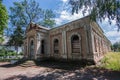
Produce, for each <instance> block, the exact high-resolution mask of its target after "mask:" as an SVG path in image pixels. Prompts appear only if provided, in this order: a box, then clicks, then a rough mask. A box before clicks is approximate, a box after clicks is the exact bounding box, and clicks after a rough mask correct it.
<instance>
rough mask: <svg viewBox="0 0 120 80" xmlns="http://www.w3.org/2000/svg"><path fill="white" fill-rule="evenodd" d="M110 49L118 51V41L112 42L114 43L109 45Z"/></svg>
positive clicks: (119, 50) (119, 47)
mask: <svg viewBox="0 0 120 80" xmlns="http://www.w3.org/2000/svg"><path fill="white" fill-rule="evenodd" d="M111 49H112V50H113V51H114V52H120V41H119V42H116V43H114V44H113V45H112V46H111Z"/></svg>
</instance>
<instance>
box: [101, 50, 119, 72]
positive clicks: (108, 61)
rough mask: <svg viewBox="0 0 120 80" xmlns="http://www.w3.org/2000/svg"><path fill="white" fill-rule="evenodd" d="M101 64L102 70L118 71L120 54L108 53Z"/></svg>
mask: <svg viewBox="0 0 120 80" xmlns="http://www.w3.org/2000/svg"><path fill="white" fill-rule="evenodd" d="M101 62H102V67H103V68H106V69H111V70H117V71H120V52H109V53H108V54H106V55H105V57H104V58H103V59H102V60H101Z"/></svg>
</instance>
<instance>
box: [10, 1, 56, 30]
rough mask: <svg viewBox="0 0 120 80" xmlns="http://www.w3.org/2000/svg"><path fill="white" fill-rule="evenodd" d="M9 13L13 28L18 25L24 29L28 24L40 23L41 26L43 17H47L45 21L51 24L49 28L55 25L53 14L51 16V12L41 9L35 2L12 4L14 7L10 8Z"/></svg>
mask: <svg viewBox="0 0 120 80" xmlns="http://www.w3.org/2000/svg"><path fill="white" fill-rule="evenodd" d="M10 11H11V15H10V20H11V22H12V25H13V26H17V25H19V26H21V27H24V29H25V28H26V27H27V26H28V24H29V23H30V22H35V23H41V25H43V24H44V21H45V20H46V19H45V18H44V17H45V16H48V17H47V19H48V20H49V22H53V24H52V25H50V27H51V26H53V25H54V24H55V22H54V20H53V18H54V17H55V16H53V15H55V14H53V12H52V11H51V10H43V9H41V8H40V7H39V4H38V3H37V2H36V1H35V0H24V1H21V2H14V6H13V7H10ZM47 11H48V12H47ZM49 14H50V15H49ZM45 27H47V25H45Z"/></svg>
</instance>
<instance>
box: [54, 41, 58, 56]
mask: <svg viewBox="0 0 120 80" xmlns="http://www.w3.org/2000/svg"><path fill="white" fill-rule="evenodd" d="M54 53H55V54H58V53H59V41H58V39H55V40H54Z"/></svg>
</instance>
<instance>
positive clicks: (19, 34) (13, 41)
mask: <svg viewBox="0 0 120 80" xmlns="http://www.w3.org/2000/svg"><path fill="white" fill-rule="evenodd" d="M8 44H9V45H11V46H13V45H14V46H15V50H16V51H17V53H18V47H21V46H22V44H23V30H22V28H21V27H20V26H18V27H17V28H16V29H15V31H14V32H13V34H12V35H11V37H10V40H9V42H8Z"/></svg>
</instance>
